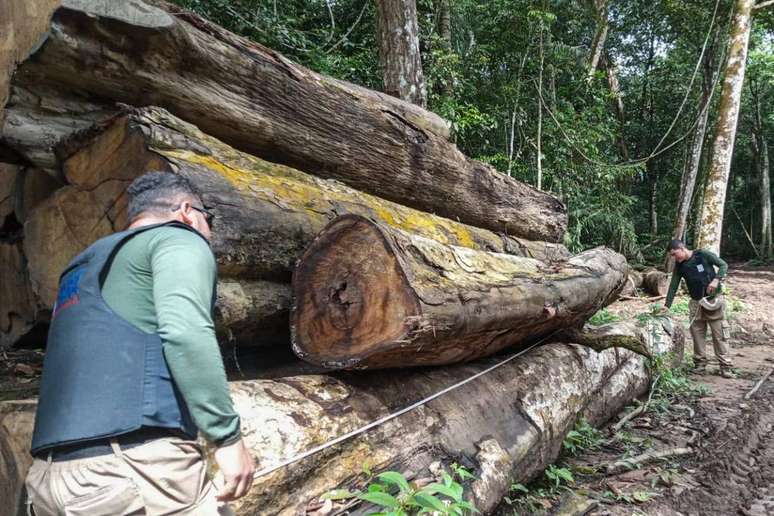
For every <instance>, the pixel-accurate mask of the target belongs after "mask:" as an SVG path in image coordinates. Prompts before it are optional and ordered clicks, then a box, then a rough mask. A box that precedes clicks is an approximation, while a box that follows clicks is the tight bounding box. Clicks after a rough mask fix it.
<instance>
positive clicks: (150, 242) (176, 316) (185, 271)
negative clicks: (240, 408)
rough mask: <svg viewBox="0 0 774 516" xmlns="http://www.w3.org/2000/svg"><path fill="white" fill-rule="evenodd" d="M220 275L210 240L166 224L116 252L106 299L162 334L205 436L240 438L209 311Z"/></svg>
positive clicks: (166, 351)
mask: <svg viewBox="0 0 774 516" xmlns="http://www.w3.org/2000/svg"><path fill="white" fill-rule="evenodd" d="M216 275H217V269H216V264H215V258H214V256H213V255H212V251H210V248H209V246H208V245H207V243H206V242H205V241H204V240H203V239H202V238H201V237H200V236H199V235H196V234H194V233H193V232H191V231H187V230H185V229H182V228H175V227H170V226H166V227H160V228H157V229H151V230H149V231H146V232H143V233H140V234H138V235H137V236H135V237H134V238H132V239H131V240H129V242H127V243H126V244H125V245H124V247H122V248H121V250H120V251H119V252H118V253H117V254H116V257H115V260H114V261H113V264H112V266H111V268H110V271H109V273H108V275H107V278H106V279H105V282H104V285H103V288H102V295H103V297H104V299H105V301H106V302H107V304H108V305H109V306H110V307H111V308H112V309H113V310H114V311H115V312H116V313H117V314H118V315H119V316H121V317H123V318H124V319H126V320H127V321H129V322H130V323H132V324H133V325H135V326H136V327H137V328H139V329H140V330H142V331H144V332H146V333H158V334H159V336H160V337H161V340H162V343H163V349H164V357H165V358H166V360H167V365H168V366H169V370H170V373H171V374H172V378H173V379H174V381H175V384H176V385H177V387H178V389H179V390H180V393H181V394H182V396H183V399H184V400H185V403H186V405H187V406H188V410H189V411H190V413H191V417H192V418H193V420H194V423H196V426H197V427H198V428H199V431H200V432H201V433H202V435H203V436H204V438H205V439H207V440H208V441H210V442H213V443H216V444H230V443H231V442H234V441H235V440H237V439H238V438H239V436H240V433H239V416H238V415H237V413H236V412H235V411H234V407H233V405H232V403H231V397H230V395H229V391H228V385H227V383H226V373H225V370H224V367H223V359H222V358H221V356H220V350H219V348H218V342H217V340H216V339H215V328H214V324H213V322H212V315H211V313H210V306H211V302H212V296H213V286H214V282H215V278H216Z"/></svg>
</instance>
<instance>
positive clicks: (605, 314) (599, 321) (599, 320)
mask: <svg viewBox="0 0 774 516" xmlns="http://www.w3.org/2000/svg"><path fill="white" fill-rule="evenodd" d="M620 320H621V317H620V316H619V315H616V314H614V313H612V312H611V311H609V310H608V309H607V308H603V309H602V310H600V311H598V312H597V313H595V314H594V315H592V316H591V318H590V319H589V324H591V325H593V326H602V325H603V324H610V323H614V322H618V321H620Z"/></svg>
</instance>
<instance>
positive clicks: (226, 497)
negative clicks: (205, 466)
mask: <svg viewBox="0 0 774 516" xmlns="http://www.w3.org/2000/svg"><path fill="white" fill-rule="evenodd" d="M215 462H216V463H217V464H218V467H219V468H220V471H221V472H222V473H223V478H224V479H225V484H226V485H225V486H223V489H220V492H219V493H218V496H217V498H218V500H219V501H221V502H228V501H231V500H236V499H237V498H241V497H243V496H244V495H245V494H246V493H247V491H248V490H249V489H250V486H251V485H252V484H253V473H255V459H253V456H252V455H251V454H250V451H249V450H248V448H247V446H245V442H244V440H243V439H240V440H238V441H237V442H235V443H233V444H229V445H228V446H221V447H220V448H218V449H216V450H215Z"/></svg>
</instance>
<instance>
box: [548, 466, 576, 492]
mask: <svg viewBox="0 0 774 516" xmlns="http://www.w3.org/2000/svg"><path fill="white" fill-rule="evenodd" d="M545 475H546V478H547V479H548V480H549V482H551V483H552V484H553V486H554V487H555V488H558V487H559V486H561V485H562V484H574V483H575V478H574V477H573V476H572V471H570V470H569V469H568V468H563V467H559V466H557V465H556V464H551V465H550V466H548V469H546V471H545Z"/></svg>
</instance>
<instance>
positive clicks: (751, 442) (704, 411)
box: [500, 265, 774, 516]
mask: <svg viewBox="0 0 774 516" xmlns="http://www.w3.org/2000/svg"><path fill="white" fill-rule="evenodd" d="M726 285H727V287H728V291H729V294H730V295H729V296H728V297H732V298H736V299H738V300H740V301H741V302H742V303H743V306H742V305H740V304H739V303H738V302H732V303H731V304H732V305H735V307H736V310H735V311H734V312H733V313H732V314H731V317H730V322H731V326H732V327H731V347H732V349H731V354H732V360H733V362H734V367H735V370H736V372H737V375H738V376H737V378H735V379H725V378H722V377H721V376H719V375H718V368H717V363H716V362H715V363H712V364H711V366H710V369H709V370H708V371H707V372H706V373H704V374H696V373H690V374H689V376H688V377H687V378H685V380H687V381H688V383H690V384H691V387H692V389H693V392H687V393H677V394H673V395H671V396H669V398H668V399H666V400H664V399H660V400H658V402H657V403H654V402H653V401H652V402H651V403H650V404H649V408H648V410H646V411H645V413H644V414H642V415H640V416H638V417H635V418H633V419H632V420H631V421H630V422H628V423H626V424H625V425H623V427H622V428H621V430H620V431H618V432H615V431H613V430H612V428H611V427H612V426H613V425H614V424H615V423H616V421H612V422H611V424H610V426H609V427H608V428H606V429H603V430H602V433H601V434H600V435H599V436H598V437H597V439H596V441H598V442H597V444H596V445H595V446H593V447H592V448H591V449H588V450H587V451H585V452H584V453H581V454H580V455H578V456H575V457H564V458H563V459H562V460H560V462H559V464H558V466H561V467H562V468H564V469H566V470H569V471H571V472H572V476H573V479H574V482H563V483H562V484H561V485H560V487H559V488H554V489H552V490H550V492H549V493H548V494H549V495H550V496H545V497H543V498H542V499H541V498H537V497H535V496H534V495H533V496H532V499H531V500H530V501H531V502H532V504H531V505H530V506H525V505H524V504H523V503H522V504H519V503H515V504H514V505H511V506H510V507H509V506H508V505H507V504H506V505H504V507H503V508H502V509H501V511H500V514H502V515H506V514H551V515H563V516H569V515H573V516H580V515H586V514H590V515H597V516H603V515H610V516H613V515H615V516H619V515H621V516H623V515H641V514H646V515H656V516H667V515H724V516H726V515H736V514H741V515H755V516H763V515H774V433H773V432H772V430H773V429H774V375H772V376H771V377H770V378H769V379H768V380H766V381H765V382H764V383H763V384H762V385H761V387H760V388H759V390H758V391H757V392H756V393H755V394H754V395H753V396H751V397H750V399H745V395H746V394H747V393H748V392H750V391H751V390H752V389H753V387H754V386H755V385H756V384H757V383H758V381H759V380H760V379H761V378H763V376H764V375H765V374H766V373H767V372H768V371H770V370H771V369H772V368H774V353H772V351H774V295H773V294H772V293H771V289H772V288H774V267H747V266H741V267H738V266H737V267H734V266H733V265H732V267H731V268H730V272H729V278H728V281H727V283H726ZM656 302H663V301H656ZM648 304H649V303H648V302H643V301H634V300H631V301H623V302H618V303H616V304H614V305H612V306H611V307H609V311H610V312H612V313H615V314H619V315H622V316H626V315H628V316H631V315H635V314H637V313H642V312H643V311H645V310H646V309H647V307H648ZM675 304H677V302H676V303H675ZM680 319H681V320H682V322H683V324H684V326H685V327H686V329H687V324H688V321H687V316H686V315H684V316H681V317H680ZM686 334H687V337H688V343H687V345H686V347H687V349H692V343H691V342H690V333H689V332H687V331H686ZM708 344H709V343H708ZM707 351H708V352H709V355H710V356H712V348H711V344H710V345H709V348H708V350H707ZM688 360H690V358H688ZM654 400H655V399H654ZM678 449H682V452H683V453H687V455H672V456H671V457H667V458H665V459H663V460H656V461H652V462H646V463H643V464H641V465H638V464H634V463H632V462H631V461H632V460H633V457H636V456H638V455H640V454H642V453H645V452H653V451H656V452H661V451H663V452H665V453H675V452H676V451H677V450H678ZM622 459H628V460H629V462H628V463H627V462H624V463H623V464H622V465H621V467H620V468H619V471H618V472H617V473H613V472H611V473H608V471H609V470H608V469H607V467H605V466H606V465H608V464H611V463H615V462H616V461H619V460H622ZM541 486H542V487H545V486H546V481H545V479H543V480H542V483H541V482H540V481H538V482H536V483H533V484H532V485H530V486H527V487H526V488H527V489H529V490H530V492H531V493H534V492H536V491H537V492H538V493H539V494H546V493H545V491H546V489H544V490H543V492H542V493H541V492H540V491H539V488H540V487H541ZM549 487H550V486H549ZM515 494H518V493H515ZM515 498H516V500H519V498H518V497H515ZM521 500H524V494H522V495H521Z"/></svg>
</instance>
